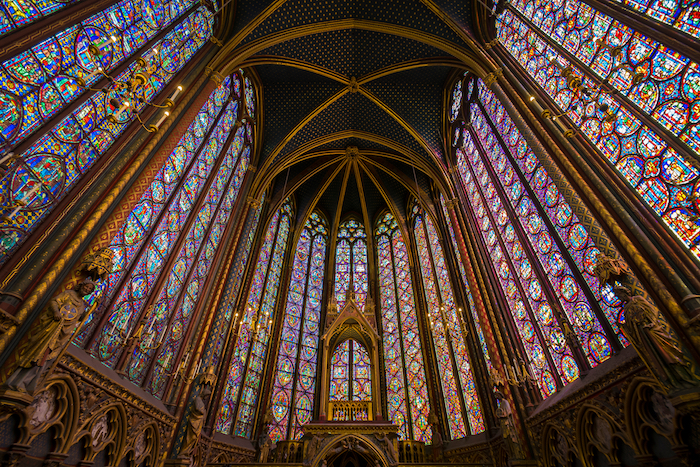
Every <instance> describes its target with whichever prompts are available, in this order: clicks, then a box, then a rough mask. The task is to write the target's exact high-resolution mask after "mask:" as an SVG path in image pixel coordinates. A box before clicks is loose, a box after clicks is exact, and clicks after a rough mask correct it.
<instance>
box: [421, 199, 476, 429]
mask: <svg viewBox="0 0 700 467" xmlns="http://www.w3.org/2000/svg"><path fill="white" fill-rule="evenodd" d="M413 211H414V213H415V214H416V215H415V218H414V234H415V238H416V247H417V249H418V255H419V261H420V269H421V275H422V277H423V288H424V290H425V298H426V302H427V305H428V319H429V323H430V329H431V332H432V335H433V341H434V343H435V354H436V356H437V363H438V368H439V370H440V376H441V378H440V380H441V385H442V395H443V398H444V400H445V408H446V409H447V418H448V422H449V430H450V434H451V436H452V438H453V439H455V438H463V437H465V436H466V435H468V434H470V433H471V434H476V433H481V432H482V431H484V430H485V427H484V420H483V417H482V415H481V406H480V404H479V399H478V397H477V394H476V386H475V384H474V375H473V373H472V369H471V366H470V364H469V356H468V353H467V348H466V345H465V343H464V334H463V323H462V319H461V316H459V314H458V313H457V306H456V303H455V300H454V296H453V292H452V285H451V283H450V278H449V272H448V270H447V264H446V263H445V257H444V255H443V252H442V246H441V244H440V240H439V238H438V234H437V230H436V229H435V226H434V225H433V222H432V220H431V219H430V218H429V217H425V218H424V214H423V213H422V212H421V210H420V209H419V208H418V207H417V206H414V209H413ZM462 404H463V405H462Z"/></svg>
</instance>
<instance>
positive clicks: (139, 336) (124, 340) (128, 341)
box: [113, 320, 166, 376]
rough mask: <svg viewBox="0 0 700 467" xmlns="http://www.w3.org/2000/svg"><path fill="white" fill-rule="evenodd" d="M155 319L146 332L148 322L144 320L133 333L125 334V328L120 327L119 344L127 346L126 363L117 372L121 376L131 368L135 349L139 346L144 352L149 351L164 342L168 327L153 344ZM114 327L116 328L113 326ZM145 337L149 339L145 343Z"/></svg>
mask: <svg viewBox="0 0 700 467" xmlns="http://www.w3.org/2000/svg"><path fill="white" fill-rule="evenodd" d="M154 322H155V320H153V321H152V322H151V324H150V326H149V328H148V330H147V331H146V332H145V333H144V328H145V327H146V323H145V322H142V323H140V324H139V325H138V327H137V329H136V332H134V333H133V334H125V333H124V331H125V330H124V329H119V336H120V338H121V339H120V342H119V343H118V344H117V345H119V346H123V347H126V350H125V352H126V359H125V360H124V364H123V365H122V368H121V369H120V370H118V371H117V374H118V375H120V376H125V375H126V372H127V369H128V368H129V365H130V364H131V360H132V359H133V356H134V350H136V348H137V347H138V348H139V349H140V350H141V351H143V352H148V351H151V350H155V349H157V348H158V347H160V346H161V344H162V343H163V338H164V336H165V331H166V329H163V332H162V333H161V335H160V338H159V339H158V342H156V343H155V345H153V334H151V331H152V330H153V323H154ZM113 329H114V328H113ZM144 339H148V342H147V343H145V345H144Z"/></svg>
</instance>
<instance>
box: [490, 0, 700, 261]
mask: <svg viewBox="0 0 700 467" xmlns="http://www.w3.org/2000/svg"><path fill="white" fill-rule="evenodd" d="M625 3H628V2H625ZM634 3H636V4H638V5H639V6H640V8H641V9H643V10H644V11H645V13H647V14H650V15H651V16H653V17H655V18H659V19H661V18H665V19H663V20H664V21H665V22H668V23H672V24H673V25H674V26H675V27H677V28H679V29H681V30H684V31H687V32H689V33H691V34H693V35H697V32H698V29H697V27H698V21H697V18H696V17H697V14H698V7H697V6H695V5H694V6H692V7H688V6H687V5H689V4H690V3H691V2H676V1H668V2H666V1H663V2H662V1H658V2H657V1H654V2H653V6H649V7H647V6H645V5H646V4H647V3H649V2H646V1H642V2H634ZM683 4H685V5H686V6H682V5H683ZM662 12H663V13H662ZM632 15H634V13H632ZM621 17H622V18H624V19H625V20H628V19H629V17H627V16H621ZM497 30H498V38H499V40H500V42H501V43H502V44H503V46H504V47H505V48H506V50H507V51H508V52H509V53H510V54H511V55H512V56H513V57H514V59H515V60H516V61H517V62H519V63H520V65H522V67H523V68H524V70H525V72H526V73H528V74H529V75H530V76H531V78H532V79H533V81H534V82H536V83H537V84H538V85H539V86H540V87H541V88H542V89H543V90H544V92H545V93H546V94H547V95H548V97H549V99H550V100H551V101H553V102H554V104H555V106H558V108H559V110H561V111H564V112H565V113H566V115H567V117H566V118H564V119H561V118H560V119H559V120H558V122H566V121H567V120H568V119H570V120H571V122H572V123H573V125H574V126H575V127H576V128H580V129H581V131H582V133H583V134H584V135H585V136H586V137H587V138H588V139H589V140H590V141H591V143H593V145H595V147H596V148H597V149H598V150H599V152H600V155H601V156H602V159H604V160H606V161H607V162H608V163H609V164H610V165H611V166H612V167H614V169H615V170H616V171H617V173H618V174H619V176H620V177H621V178H622V179H623V180H625V181H626V182H627V183H628V184H629V185H630V186H631V187H632V188H633V189H634V190H635V191H636V192H637V193H638V195H639V197H640V198H641V199H643V200H644V201H645V202H646V204H647V205H648V206H649V207H650V208H651V210H652V211H653V212H654V213H656V215H658V217H659V218H660V219H661V220H662V221H663V222H664V223H665V224H666V226H667V227H668V228H669V229H670V231H671V232H673V233H674V234H675V235H677V236H678V238H679V239H680V240H681V241H682V242H683V243H684V244H685V245H686V246H687V247H688V248H689V249H690V250H691V251H692V252H693V253H694V254H695V255H697V256H700V222H699V221H698V218H700V210H699V209H698V206H700V197H699V196H698V194H700V191H698V190H700V188H699V187H700V184H698V180H700V173H699V172H698V170H697V169H696V168H694V166H693V161H692V159H693V158H697V157H698V154H700V123H699V122H698V117H697V113H698V104H697V100H698V97H700V77H699V76H700V75H699V74H698V64H697V63H695V62H693V61H692V60H690V59H688V58H686V57H684V56H682V55H681V54H679V53H678V52H676V51H674V50H673V49H672V47H673V44H663V43H660V42H658V41H657V40H654V39H652V38H650V37H647V36H645V35H643V34H641V33H639V32H637V31H635V30H634V29H632V28H631V27H630V26H628V25H625V24H622V23H620V22H619V21H617V20H616V19H614V18H611V17H610V16H607V15H605V14H603V13H601V12H600V11H597V10H595V9H594V8H592V7H590V6H588V5H587V4H585V3H583V2H579V1H568V2H559V3H551V2H540V1H535V0H518V1H516V2H514V3H513V5H512V6H508V7H507V9H506V11H505V12H504V13H503V14H501V15H500V16H499V18H498V20H497ZM582 86H583V87H585V88H587V89H586V90H583V89H582ZM601 86H603V87H606V88H612V89H613V90H614V91H615V93H614V94H610V93H600V92H599V91H598V89H600V87H601ZM559 110H558V111H557V113H558V112H559ZM562 124H563V123H559V125H562ZM564 125H565V123H564ZM569 125H571V123H569Z"/></svg>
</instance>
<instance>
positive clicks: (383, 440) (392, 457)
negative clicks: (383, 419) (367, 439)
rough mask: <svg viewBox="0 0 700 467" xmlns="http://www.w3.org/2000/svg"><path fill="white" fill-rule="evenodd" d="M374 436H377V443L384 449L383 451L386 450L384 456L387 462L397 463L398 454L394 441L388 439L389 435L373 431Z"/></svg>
mask: <svg viewBox="0 0 700 467" xmlns="http://www.w3.org/2000/svg"><path fill="white" fill-rule="evenodd" d="M374 437H375V438H377V441H379V444H380V445H381V446H382V448H383V449H384V452H386V457H387V459H388V460H389V464H391V465H395V464H397V463H398V462H399V454H398V453H397V452H396V448H394V443H393V442H392V441H391V439H389V436H387V434H386V433H375V434H374Z"/></svg>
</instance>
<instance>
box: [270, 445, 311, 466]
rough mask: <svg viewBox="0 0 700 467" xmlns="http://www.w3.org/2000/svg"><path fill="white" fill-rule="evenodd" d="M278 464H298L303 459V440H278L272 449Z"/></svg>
mask: <svg viewBox="0 0 700 467" xmlns="http://www.w3.org/2000/svg"><path fill="white" fill-rule="evenodd" d="M273 458H274V459H275V462H277V463H278V464H298V463H300V462H302V461H303V460H304V442H303V441H278V442H277V447H276V448H275V451H274V456H273Z"/></svg>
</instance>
